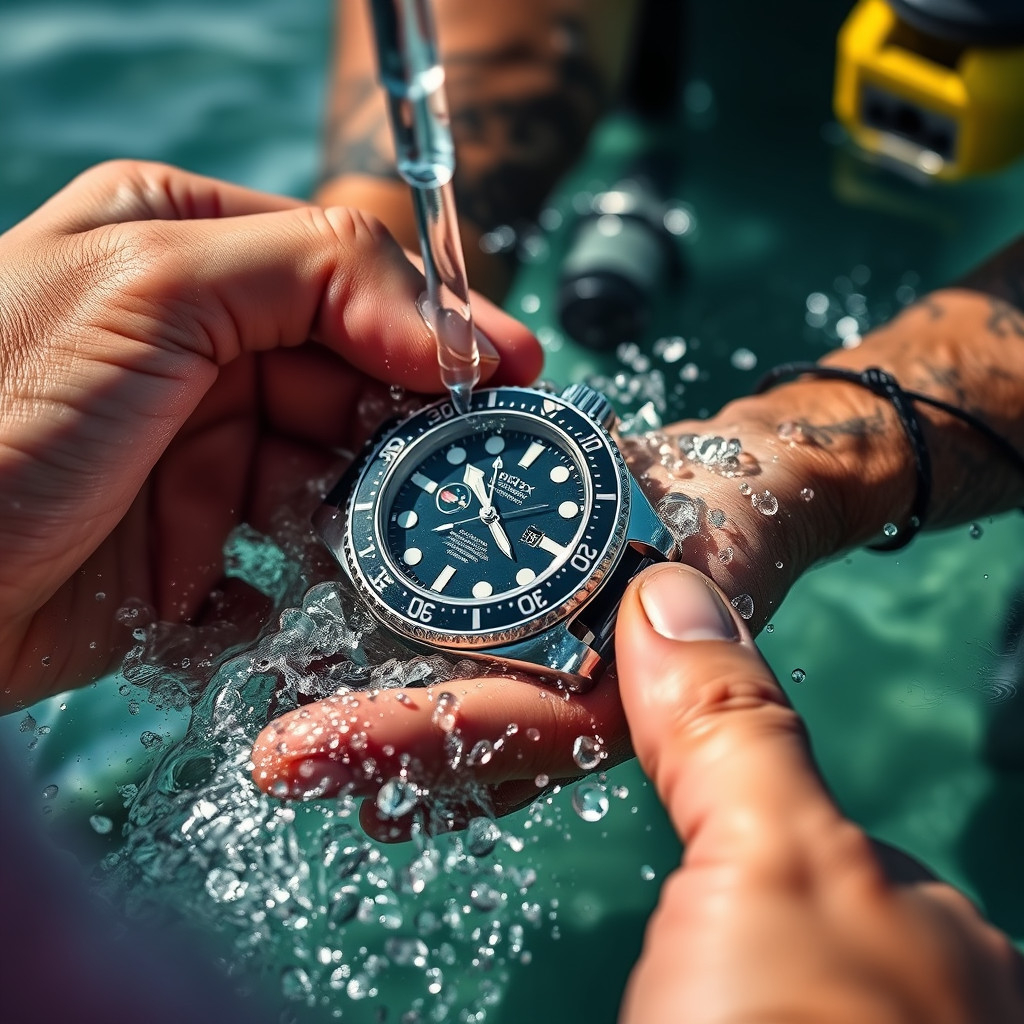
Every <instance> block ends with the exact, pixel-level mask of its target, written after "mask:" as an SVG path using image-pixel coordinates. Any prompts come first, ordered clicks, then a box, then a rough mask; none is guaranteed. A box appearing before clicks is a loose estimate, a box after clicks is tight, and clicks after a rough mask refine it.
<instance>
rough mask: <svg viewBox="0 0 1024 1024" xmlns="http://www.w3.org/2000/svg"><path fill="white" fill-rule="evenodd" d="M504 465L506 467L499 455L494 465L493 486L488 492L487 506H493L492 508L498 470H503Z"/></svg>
mask: <svg viewBox="0 0 1024 1024" xmlns="http://www.w3.org/2000/svg"><path fill="white" fill-rule="evenodd" d="M503 465H504V463H503V462H502V461H501V456H500V455H499V456H498V457H497V458H496V459H495V460H494V463H493V466H494V472H493V473H492V474H491V486H490V488H489V490H488V491H487V504H488V505H491V506H493V505H494V485H495V484H496V483H497V482H498V470H499V469H501V468H502V466H503Z"/></svg>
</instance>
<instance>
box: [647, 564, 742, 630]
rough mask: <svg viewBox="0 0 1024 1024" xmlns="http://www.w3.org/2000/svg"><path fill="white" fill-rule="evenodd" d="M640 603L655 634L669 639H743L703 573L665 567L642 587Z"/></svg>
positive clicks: (650, 576)
mask: <svg viewBox="0 0 1024 1024" xmlns="http://www.w3.org/2000/svg"><path fill="white" fill-rule="evenodd" d="M640 603H641V604H642V605H643V609H644V612H645V613H646V615H647V621H648V622H650V624H651V627H652V628H653V629H654V631H655V632H657V633H660V634H661V635H662V636H663V637H665V638H666V639H668V640H739V638H740V633H739V630H738V629H737V627H736V622H735V620H734V619H733V617H732V615H731V614H730V613H729V609H728V608H726V606H725V604H724V603H723V602H722V599H721V598H720V597H719V596H718V593H717V591H715V590H714V588H713V587H712V586H711V584H710V583H709V582H708V581H706V580H705V578H704V577H703V576H701V575H700V573H698V572H696V571H694V570H690V569H684V568H683V567H682V566H680V565H665V566H661V567H659V568H658V569H655V570H653V571H652V572H650V573H648V575H647V576H646V577H645V579H644V581H643V582H642V583H641V584H640Z"/></svg>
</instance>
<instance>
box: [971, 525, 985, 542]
mask: <svg viewBox="0 0 1024 1024" xmlns="http://www.w3.org/2000/svg"><path fill="white" fill-rule="evenodd" d="M984 532H985V531H984V530H982V528H981V524H980V523H971V528H970V530H969V531H968V533H969V534H970V537H971V539H972V540H977V539H978V538H979V537H980V536H981V535H982V534H983V533H984Z"/></svg>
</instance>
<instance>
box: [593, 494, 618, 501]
mask: <svg viewBox="0 0 1024 1024" xmlns="http://www.w3.org/2000/svg"><path fill="white" fill-rule="evenodd" d="M594 497H595V498H597V500H598V501H614V500H615V495H614V494H595V495H594Z"/></svg>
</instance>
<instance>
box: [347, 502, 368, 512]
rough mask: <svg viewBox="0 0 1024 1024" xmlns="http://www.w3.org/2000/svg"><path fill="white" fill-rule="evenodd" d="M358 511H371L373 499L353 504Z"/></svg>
mask: <svg viewBox="0 0 1024 1024" xmlns="http://www.w3.org/2000/svg"><path fill="white" fill-rule="evenodd" d="M352 507H353V508H354V509H355V510H356V511H357V512H369V511H370V510H371V509H372V508H373V502H372V501H360V502H358V503H357V504H355V505H353V506H352Z"/></svg>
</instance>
